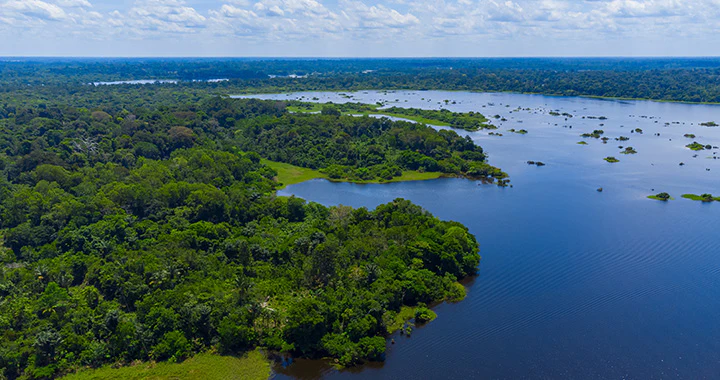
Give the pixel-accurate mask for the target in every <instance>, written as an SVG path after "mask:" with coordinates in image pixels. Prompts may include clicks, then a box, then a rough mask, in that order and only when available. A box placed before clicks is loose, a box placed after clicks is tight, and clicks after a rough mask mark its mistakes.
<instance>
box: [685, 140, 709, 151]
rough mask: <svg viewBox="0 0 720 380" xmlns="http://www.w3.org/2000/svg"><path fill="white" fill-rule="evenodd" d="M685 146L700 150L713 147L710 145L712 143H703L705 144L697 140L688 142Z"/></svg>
mask: <svg viewBox="0 0 720 380" xmlns="http://www.w3.org/2000/svg"><path fill="white" fill-rule="evenodd" d="M685 147H686V148H690V149H692V150H695V151H698V150H706V149H707V150H710V149H712V148H713V147H712V145H710V144H707V145H703V144H700V143H699V142H697V141H693V143H692V144H687V145H685Z"/></svg>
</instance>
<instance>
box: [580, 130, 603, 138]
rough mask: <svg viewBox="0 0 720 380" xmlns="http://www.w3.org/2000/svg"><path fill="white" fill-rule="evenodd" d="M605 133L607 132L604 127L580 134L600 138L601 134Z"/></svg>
mask: <svg viewBox="0 0 720 380" xmlns="http://www.w3.org/2000/svg"><path fill="white" fill-rule="evenodd" d="M604 133H605V131H603V130H602V129H596V130H594V131H592V133H583V134H582V135H580V136H582V137H592V138H594V139H599V138H600V136H602V135H603V134H604Z"/></svg>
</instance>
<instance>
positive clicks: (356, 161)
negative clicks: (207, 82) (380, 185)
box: [235, 108, 506, 180]
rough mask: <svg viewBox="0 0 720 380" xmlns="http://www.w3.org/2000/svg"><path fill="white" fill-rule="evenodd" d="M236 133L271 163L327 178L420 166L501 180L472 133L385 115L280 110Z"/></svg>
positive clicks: (383, 175)
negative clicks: (464, 134)
mask: <svg viewBox="0 0 720 380" xmlns="http://www.w3.org/2000/svg"><path fill="white" fill-rule="evenodd" d="M237 126H238V130H237V131H236V134H235V137H236V139H237V144H238V146H239V147H240V148H242V149H243V150H247V151H249V150H252V151H255V152H258V153H259V154H260V155H261V156H262V157H265V158H268V159H270V160H273V161H280V162H286V163H290V164H293V165H297V166H302V167H306V168H311V169H320V170H321V171H323V172H325V173H327V174H328V175H329V177H330V178H331V179H350V180H376V179H377V180H390V179H392V178H393V177H396V176H400V175H401V174H402V172H403V171H407V170H419V171H423V172H440V173H444V174H447V175H456V176H464V177H468V178H476V179H485V178H489V179H491V180H492V179H495V178H497V179H502V178H505V177H506V174H505V173H503V172H502V171H501V170H500V169H498V168H495V167H493V166H491V165H489V164H488V163H487V162H486V156H485V154H484V152H483V150H482V148H481V147H479V146H477V145H475V144H474V143H473V141H472V139H470V137H467V136H466V137H464V138H463V137H460V136H459V135H458V134H457V133H456V132H454V131H450V130H440V131H436V130H435V129H433V128H431V127H428V126H425V125H422V124H416V123H410V122H405V121H391V120H389V119H387V118H373V117H355V116H342V115H340V112H339V111H337V110H336V109H328V108H325V109H323V112H322V113H321V114H288V113H286V114H283V115H281V116H279V117H278V116H268V117H261V118H254V119H247V120H242V121H240V122H238V123H237Z"/></svg>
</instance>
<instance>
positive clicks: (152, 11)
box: [109, 0, 207, 34]
mask: <svg viewBox="0 0 720 380" xmlns="http://www.w3.org/2000/svg"><path fill="white" fill-rule="evenodd" d="M110 16H111V19H110V22H109V24H110V25H112V26H114V27H115V28H116V30H119V31H121V32H130V33H134V34H142V33H143V32H150V33H160V34H162V33H171V34H172V33H195V32H197V31H198V30H199V29H203V28H205V27H206V21H207V18H206V17H205V16H203V15H201V14H200V13H198V11H196V10H195V8H192V7H189V6H187V5H186V3H185V1H183V0H137V1H135V3H134V4H133V6H132V7H131V8H130V9H129V10H127V11H125V12H123V11H120V10H116V11H113V12H111V13H110Z"/></svg>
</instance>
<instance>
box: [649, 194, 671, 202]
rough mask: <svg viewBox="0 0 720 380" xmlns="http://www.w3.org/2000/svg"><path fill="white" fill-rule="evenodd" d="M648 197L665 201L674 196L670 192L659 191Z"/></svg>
mask: <svg viewBox="0 0 720 380" xmlns="http://www.w3.org/2000/svg"><path fill="white" fill-rule="evenodd" d="M648 198H649V199H654V200H657V201H663V202H667V201H668V200H670V199H673V197H671V196H670V194H668V193H658V194H655V195H648Z"/></svg>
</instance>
